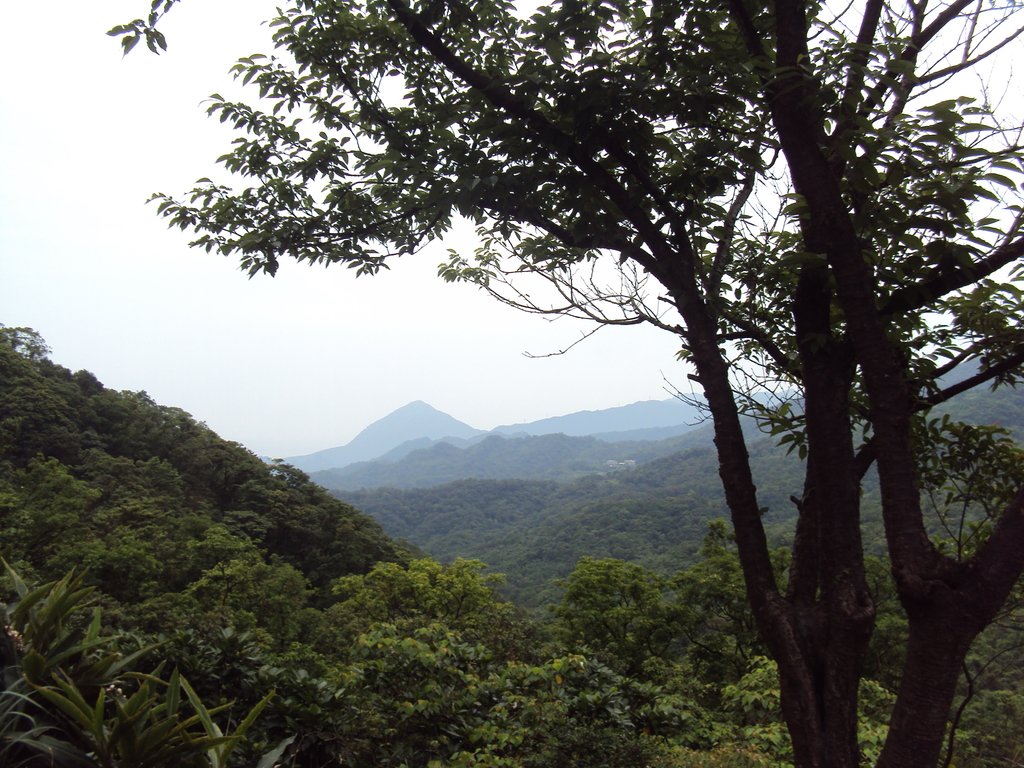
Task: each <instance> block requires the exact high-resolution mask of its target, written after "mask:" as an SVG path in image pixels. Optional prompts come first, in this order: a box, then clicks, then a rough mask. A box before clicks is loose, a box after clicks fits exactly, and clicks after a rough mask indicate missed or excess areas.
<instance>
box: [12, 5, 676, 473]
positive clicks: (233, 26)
mask: <svg viewBox="0 0 1024 768" xmlns="http://www.w3.org/2000/svg"><path fill="white" fill-rule="evenodd" d="M148 5H149V2H148V0H103V1H102V2H95V3H84V2H81V1H80V0H56V1H55V2H49V3H34V2H20V3H5V4H4V7H3V9H2V11H0V68H2V69H0V71H3V72H4V78H3V80H4V86H3V100H2V102H0V323H3V324H5V325H9V326H30V327H32V328H35V329H36V330H37V331H39V332H40V333H41V334H42V335H43V336H44V337H45V338H46V339H47V341H48V342H49V344H50V346H51V347H52V348H53V359H54V360H55V361H56V362H58V363H61V364H63V365H65V366H67V367H69V368H72V369H79V368H85V369H88V370H91V371H92V372H93V373H95V374H96V375H97V376H98V377H99V379H100V380H101V381H103V382H104V384H106V385H107V386H108V387H112V388H115V389H128V390H146V391H147V392H149V394H150V395H151V396H152V397H153V398H154V399H156V400H157V401H158V402H160V403H162V404H164V405H172V406H177V407H180V408H184V409H185V410H186V411H188V412H189V413H191V414H192V415H193V416H195V417H196V418H197V419H200V420H201V421H205V422H206V423H207V424H209V425H210V426H211V427H212V428H213V429H215V430H216V431H217V432H218V433H220V434H221V436H223V437H225V438H227V439H230V440H236V441H238V442H241V443H243V444H244V445H246V446H248V447H249V448H251V449H252V450H254V451H256V452H258V453H260V454H264V455H270V456H290V455H298V454H303V453H309V452H312V451H316V450H320V449H323V448H328V447H331V446H336V445H341V444H344V443H346V442H348V440H350V439H351V438H352V437H353V436H354V435H355V434H357V433H358V432H359V430H361V429H362V428H363V427H365V426H367V425H368V424H369V423H371V422H372V421H374V420H376V419H378V418H380V417H382V416H384V415H386V414H388V413H390V412H391V411H392V410H394V409H396V408H398V407H400V406H402V405H404V404H406V403H408V402H410V401H412V400H425V401H427V402H428V403H430V404H431V405H433V406H435V407H436V408H439V409H441V410H443V411H445V412H447V413H450V414H451V415H453V416H455V417H456V418H458V419H461V420H463V421H465V422H467V423H469V424H472V425H473V426H476V427H480V428H489V427H493V426H496V425H498V424H503V423H514V422H522V421H531V420H534V419H539V418H543V417H546V416H552V415H557V414H561V413H568V412H571V411H575V410H582V409H596V408H605V407H610V406H615V405H622V404H625V403H630V402H634V401H637V400H646V399H663V398H665V397H668V396H669V395H668V393H667V391H666V383H665V378H666V377H668V378H670V379H672V380H673V381H675V382H679V381H681V380H683V379H684V376H683V371H682V370H681V367H680V366H679V364H677V363H676V362H675V360H674V353H675V351H676V350H677V348H678V345H677V344H676V342H675V340H674V339H673V338H672V337H671V336H670V335H667V334H665V333H664V332H661V331H657V330H654V329H647V328H623V329H617V328H607V329H604V330H603V331H602V332H601V333H599V334H597V336H595V337H594V338H592V339H590V340H588V341H587V342H585V343H584V344H582V345H580V346H578V347H576V348H575V349H574V350H573V351H571V352H570V353H569V354H567V355H564V356H561V357H554V358H546V359H529V358H527V357H525V356H524V354H523V353H524V352H527V351H529V352H535V353H544V352H550V351H553V350H555V349H559V348H561V347H563V346H565V345H567V344H569V343H571V342H572V341H573V340H574V339H576V338H577V337H578V335H579V332H580V331H579V329H578V327H574V326H572V325H571V324H569V323H568V322H567V321H558V322H554V323H552V322H549V321H547V320H545V319H543V318H539V317H531V316H525V315H521V314H518V313H516V312H514V311H513V310H511V309H508V308H505V307H502V306H500V305H498V304H496V303H495V302H494V301H493V300H491V299H489V298H488V297H487V296H485V295H483V294H481V293H479V292H478V291H476V290H475V289H473V288H472V287H470V286H459V285H447V284H444V283H443V282H442V281H440V280H439V279H438V278H437V277H436V276H435V274H436V267H437V264H438V263H439V262H440V261H441V260H442V257H443V252H442V250H441V249H439V250H438V251H437V253H435V254H431V253H427V254H424V255H422V256H421V257H420V258H419V259H418V260H411V261H408V262H406V263H403V264H401V265H396V266H395V268H393V269H392V270H391V272H389V273H385V274H382V275H381V276H378V277H375V278H361V279H359V280H356V279H355V278H354V277H353V276H352V274H351V273H350V272H349V271H348V270H345V269H339V268H337V267H335V268H332V269H330V270H324V269H322V268H318V267H317V268H310V267H305V266H300V265H297V264H294V263H292V262H289V263H285V264H283V265H282V268H281V270H280V272H279V273H278V276H277V277H276V278H273V279H271V278H255V279H253V280H248V279H247V278H246V276H245V275H244V274H243V273H241V272H240V271H238V268H237V265H236V263H235V262H234V261H231V260H228V259H225V258H222V257H219V256H216V255H210V254H206V253H205V252H202V251H193V250H190V249H189V248H188V247H187V244H186V243H187V238H186V237H185V236H184V235H183V234H182V233H180V232H176V231H175V232H171V231H169V230H167V229H166V227H165V225H164V222H163V221H162V220H160V219H158V218H157V216H156V214H155V211H154V209H153V207H152V206H146V205H145V204H144V203H145V200H146V198H147V197H148V196H149V195H150V194H151V193H153V192H156V191H162V192H168V193H172V194H175V193H179V192H182V191H184V190H186V189H188V188H189V186H190V185H191V183H192V181H193V180H195V179H196V178H199V177H201V176H207V175H213V174H214V173H215V171H216V168H215V166H214V162H213V161H214V159H215V158H216V157H217V156H218V155H219V154H221V153H222V152H223V151H224V150H225V149H226V147H227V145H228V142H229V141H230V138H231V135H230V133H229V132H228V131H227V130H226V129H223V128H222V127H221V126H220V125H219V124H217V123H215V122H214V121H211V120H208V119H207V118H206V117H205V114H204V110H203V106H202V102H203V100H204V99H205V98H206V96H207V95H209V94H210V93H213V92H215V91H220V92H225V91H229V92H230V89H231V87H232V86H231V85H230V83H231V81H230V77H229V76H228V74H227V70H228V68H229V67H230V66H231V64H232V63H233V62H234V60H235V59H237V58H238V57H240V56H243V55H247V54H250V53H255V52H260V51H265V52H269V51H270V48H271V45H270V43H269V31H268V29H267V28H266V27H264V26H261V24H260V22H261V21H263V20H264V19H266V18H269V17H270V16H271V15H272V9H273V7H274V5H275V2H272V1H271V2H268V1H267V0H185V2H183V3H182V4H181V5H180V6H179V7H176V8H175V9H174V10H173V11H172V12H171V13H170V15H169V16H168V17H167V19H166V20H165V22H166V23H165V24H164V26H163V27H162V29H163V30H164V31H165V33H166V34H167V36H168V38H169V42H170V51H169V52H168V53H166V54H164V55H162V56H159V57H156V56H153V55H151V54H149V53H148V51H144V50H138V51H136V52H134V53H133V54H132V55H130V56H128V57H127V58H126V59H122V58H121V55H120V47H119V44H118V41H117V40H115V39H113V38H109V37H107V36H106V35H105V34H104V33H105V31H106V30H107V29H109V28H110V27H111V26H113V25H114V24H116V23H120V22H124V21H127V20H130V19H132V18H135V17H137V16H139V15H142V14H143V13H144V12H145V11H146V10H147V9H148ZM453 245H458V244H453Z"/></svg>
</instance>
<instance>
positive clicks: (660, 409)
mask: <svg viewBox="0 0 1024 768" xmlns="http://www.w3.org/2000/svg"><path fill="white" fill-rule="evenodd" d="M701 420H702V416H701V413H700V410H699V407H698V406H696V405H693V404H689V403H684V402H682V401H680V400H678V399H675V398H669V399H666V400H640V401H637V402H635V403H629V404H627V405H620V406H613V407H611V408H604V409H598V410H584V411H575V412H573V413H568V414H564V415H562V416H551V417H548V418H544V419H539V420H537V421H532V422H523V423H519V424H504V425H501V426H498V427H495V428H494V429H491V430H482V429H477V428H475V427H472V426H470V425H469V424H466V423H464V422H462V421H459V420H458V419H456V418H455V417H453V416H450V415H448V414H446V413H444V412H443V411H440V410H438V409H436V408H434V407H433V406H431V405H429V404H428V403H425V402H423V401H422V400H416V401H413V402H411V403H408V404H407V405H404V406H402V407H401V408H398V409H397V410H395V411H392V412H391V413H389V414H388V415H387V416H384V417H383V418H381V419H378V420H377V421H375V422H373V423H372V424H370V425H369V426H368V427H366V428H365V429H364V430H362V431H361V432H360V433H359V434H358V435H356V436H355V437H354V438H353V439H352V440H351V441H349V442H348V443H346V444H345V445H342V446H336V447H333V448H326V449H324V450H321V451H316V452H314V453H309V454H305V455H301V456H290V457H287V458H286V459H285V461H286V462H288V463H289V464H292V465H293V466H295V467H297V468H298V469H301V470H303V471H304V472H321V471H328V470H332V471H333V470H342V469H345V468H347V467H349V466H351V465H353V464H356V463H362V462H368V461H373V460H382V461H398V460H401V459H403V458H404V457H406V456H407V455H408V454H410V453H412V452H413V451H416V450H422V449H429V448H431V447H433V446H435V445H437V444H438V443H441V442H447V443H449V444H451V445H454V446H456V447H459V448H465V447H469V446H471V445H473V444H474V443H476V442H478V441H480V440H482V439H484V438H486V437H488V436H490V435H497V436H501V437H517V436H531V437H537V436H542V435H555V434H564V435H567V436H571V437H594V438H596V439H598V440H602V441H604V442H623V441H649V440H664V439H666V438H671V437H676V436H678V435H680V434H683V433H685V432H687V431H689V430H691V429H693V428H694V427H695V426H698V425H699V424H700V422H701Z"/></svg>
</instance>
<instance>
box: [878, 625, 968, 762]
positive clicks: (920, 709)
mask: <svg viewBox="0 0 1024 768" xmlns="http://www.w3.org/2000/svg"><path fill="white" fill-rule="evenodd" d="M973 639H974V633H970V634H967V633H965V632H964V631H963V629H962V628H960V627H956V626H951V625H950V622H948V621H911V623H910V639H909V642H908V644H907V658H906V662H905V664H904V668H903V677H902V679H901V681H900V688H899V693H898V695H897V699H896V705H895V707H894V709H893V713H892V718H891V720H890V722H889V738H887V739H886V741H885V748H884V749H883V750H882V755H881V757H880V758H879V761H878V766H877V768H935V765H936V764H937V763H938V760H939V755H940V753H941V750H942V745H943V741H944V736H945V732H946V723H947V722H948V720H949V713H950V708H951V707H952V704H953V697H954V696H955V694H956V686H957V680H958V678H959V673H960V666H961V664H962V663H963V660H964V657H965V656H966V655H967V650H968V648H970V644H971V641H972V640H973Z"/></svg>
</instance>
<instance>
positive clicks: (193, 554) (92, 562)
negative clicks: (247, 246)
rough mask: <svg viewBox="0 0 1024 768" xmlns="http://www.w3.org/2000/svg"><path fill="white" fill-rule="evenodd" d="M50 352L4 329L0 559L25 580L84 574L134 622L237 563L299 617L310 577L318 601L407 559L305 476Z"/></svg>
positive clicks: (0, 332) (182, 602)
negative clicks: (347, 580)
mask: <svg viewBox="0 0 1024 768" xmlns="http://www.w3.org/2000/svg"><path fill="white" fill-rule="evenodd" d="M47 352H48V350H47V349H46V347H45V344H44V343H43V342H42V340H41V339H39V337H38V336H36V335H35V334H33V333H32V332H30V331H26V330H23V329H12V328H3V327H2V326H0V514H2V517H0V555H3V557H4V558H5V559H7V560H8V561H9V562H12V563H14V564H15V566H16V568H18V569H19V570H20V571H21V572H22V573H23V575H25V576H28V577H31V578H33V579H50V578H56V577H59V576H60V575H62V574H63V573H64V572H65V571H66V570H68V569H70V568H72V567H80V568H84V569H86V570H87V572H88V574H89V578H90V579H91V580H92V581H93V582H94V583H96V584H98V585H99V586H100V587H101V589H102V590H103V592H104V594H105V595H106V599H107V600H108V601H110V602H111V603H112V604H116V605H118V606H119V610H125V611H128V610H130V611H131V613H133V614H134V615H135V616H136V617H141V616H145V615H147V614H149V613H160V612H166V611H167V610H169V608H170V606H171V605H172V604H174V605H175V606H177V607H180V608H181V609H182V610H185V609H186V608H190V606H189V605H187V603H188V602H189V601H188V600H186V599H185V597H184V596H183V595H185V594H186V593H189V590H190V589H191V590H192V594H196V593H198V591H199V590H198V588H197V587H196V586H195V585H196V584H198V583H200V582H201V581H202V579H203V577H204V576H203V575H204V572H206V571H207V570H208V569H209V568H211V566H213V565H215V564H217V563H225V564H231V563H234V564H235V567H236V568H237V569H239V573H237V574H236V577H237V578H239V579H246V578H256V577H259V578H261V579H264V580H265V581H266V583H267V584H268V585H269V584H270V583H271V582H274V583H276V584H277V587H279V588H281V589H285V590H289V591H290V592H291V593H292V595H291V597H292V598H294V606H295V610H297V611H301V610H302V606H303V600H302V595H303V594H306V593H307V592H306V586H305V582H306V580H308V583H309V585H310V586H311V587H312V589H313V593H312V594H311V595H310V597H311V598H312V600H313V603H314V604H315V603H316V601H317V600H323V599H324V598H325V597H326V595H327V591H328V589H327V588H328V585H329V584H330V582H332V581H333V580H335V579H337V578H338V577H340V576H343V575H346V574H351V573H364V572H366V571H368V570H369V569H370V568H371V567H373V565H374V564H375V563H377V562H379V561H382V560H384V561H393V560H401V559H404V558H405V553H404V551H403V550H402V549H401V548H400V547H399V546H397V545H396V544H395V543H394V542H393V541H392V540H391V539H389V538H388V537H387V536H385V535H384V533H383V532H382V530H381V528H380V526H379V525H378V524H377V523H375V522H374V521H372V520H370V519H369V518H367V517H366V516H365V515H363V514H361V513H359V512H357V511H356V510H354V509H353V508H352V507H350V506H349V505H347V504H344V503H342V502H340V501H338V500H336V499H334V498H332V497H331V496H329V495H328V494H327V493H326V492H325V491H324V490H323V489H321V488H320V487H319V486H317V485H315V484H313V483H312V482H310V481H309V480H308V478H307V477H306V476H305V475H304V474H303V473H301V472H299V471H297V470H295V469H293V468H291V467H288V466H285V465H276V466H275V465H267V464H265V463H264V462H263V461H261V460H260V459H259V458H258V457H257V456H255V455H254V454H253V453H251V452H250V451H248V450H246V449H245V448H243V447H242V446H240V445H238V444H235V443H230V442H227V441H225V440H222V439H220V438H219V437H218V436H217V435H216V434H214V432H213V431H212V430H210V429H209V428H207V427H206V426H205V425H204V424H201V423H199V422H197V421H196V420H195V419H193V418H192V417H191V416H189V414H187V413H185V412H184V411H182V410H180V409H177V408H171V407H166V406H161V405H158V404H156V403H154V402H153V401H152V400H151V399H150V398H149V397H148V396H147V395H146V394H145V393H144V392H116V391H112V390H110V389H107V388H106V387H104V386H103V385H102V384H101V383H100V382H99V381H98V380H97V379H96V377H95V376H93V375H92V374H91V373H89V372H87V371H78V372H76V373H72V372H71V371H69V370H67V369H66V368H63V367H61V366H60V365H57V364H55V363H53V362H51V361H50V360H49V359H48V357H47ZM243 564H245V565H244V568H243ZM245 568H248V569H249V573H248V574H245V573H242V572H241V571H242V570H244V569H245ZM225 579H226V577H225ZM268 589H269V586H268ZM172 596H177V597H173V598H172ZM269 599H270V596H269V595H268V600H269ZM129 606H130V608H129ZM219 607H220V608H221V609H225V606H224V604H223V603H222V604H221V605H220V606H219ZM191 608H195V606H194V605H193V606H191ZM225 610H226V609H225ZM164 618H165V619H166V616H164ZM278 618H279V617H278ZM265 619H266V620H268V621H269V620H270V616H269V614H268V615H267V616H266V617H265Z"/></svg>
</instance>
